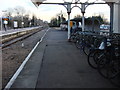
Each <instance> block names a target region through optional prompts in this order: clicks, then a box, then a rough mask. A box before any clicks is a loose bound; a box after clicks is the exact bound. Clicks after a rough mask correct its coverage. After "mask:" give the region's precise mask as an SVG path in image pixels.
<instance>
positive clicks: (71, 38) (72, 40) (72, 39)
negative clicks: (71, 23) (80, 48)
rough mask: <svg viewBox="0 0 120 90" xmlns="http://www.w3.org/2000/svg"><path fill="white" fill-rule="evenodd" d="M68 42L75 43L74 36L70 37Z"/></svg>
mask: <svg viewBox="0 0 120 90" xmlns="http://www.w3.org/2000/svg"><path fill="white" fill-rule="evenodd" d="M70 40H71V42H73V43H74V42H76V39H75V36H74V35H71V37H70Z"/></svg>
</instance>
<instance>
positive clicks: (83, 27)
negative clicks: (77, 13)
mask: <svg viewBox="0 0 120 90" xmlns="http://www.w3.org/2000/svg"><path fill="white" fill-rule="evenodd" d="M81 13H82V31H85V17H84V13H85V4H81Z"/></svg>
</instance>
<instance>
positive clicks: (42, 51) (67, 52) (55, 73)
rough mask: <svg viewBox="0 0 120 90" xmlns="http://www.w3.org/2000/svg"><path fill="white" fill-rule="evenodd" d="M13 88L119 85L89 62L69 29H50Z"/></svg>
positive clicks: (111, 86) (107, 86) (104, 86)
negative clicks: (106, 77)
mask: <svg viewBox="0 0 120 90" xmlns="http://www.w3.org/2000/svg"><path fill="white" fill-rule="evenodd" d="M13 88H32V89H37V88H115V86H113V85H112V84H111V83H110V82H109V81H108V80H107V79H104V78H103V77H102V76H100V75H99V73H98V72H97V70H94V69H93V68H91V67H90V66H89V65H88V63H87V57H86V55H84V54H83V53H82V52H81V51H80V50H79V49H77V48H76V47H75V45H74V43H71V42H68V41H67V31H62V30H58V29H57V30H56V29H50V30H49V31H48V32H47V35H46V36H45V38H44V40H43V42H42V43H40V44H39V45H38V47H37V49H36V50H35V52H34V53H33V55H32V56H31V58H30V60H29V61H28V62H27V64H26V66H25V67H24V69H23V70H22V72H21V73H20V75H19V76H18V78H17V79H16V81H15V82H14V84H13V85H12V87H11V89H13Z"/></svg>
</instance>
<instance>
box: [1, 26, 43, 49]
mask: <svg viewBox="0 0 120 90" xmlns="http://www.w3.org/2000/svg"><path fill="white" fill-rule="evenodd" d="M43 29H44V28H42V27H39V28H35V29H31V30H26V31H21V32H16V33H11V34H8V35H3V36H2V39H1V42H2V43H1V44H0V47H1V48H2V49H3V48H5V47H7V46H9V45H11V44H14V43H16V42H18V41H20V40H23V39H25V38H27V37H29V36H31V35H33V34H35V33H37V32H39V31H41V30H43Z"/></svg>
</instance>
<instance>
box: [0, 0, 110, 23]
mask: <svg viewBox="0 0 120 90" xmlns="http://www.w3.org/2000/svg"><path fill="white" fill-rule="evenodd" d="M63 1H67V2H71V1H72V0H46V1H45V2H54V3H57V2H61V3H62V2H63ZM74 1H75V0H73V2H74ZM85 1H87V0H80V2H85ZM94 1H95V0H89V2H94ZM98 1H99V2H103V1H102V0H98ZM16 6H22V7H24V8H25V9H26V11H28V12H29V13H31V14H32V13H34V14H35V15H36V16H37V17H39V18H40V19H42V20H44V21H48V22H49V21H50V20H51V18H53V17H55V16H56V15H57V14H59V13H61V12H62V13H63V14H64V17H66V19H67V10H66V9H65V7H64V6H62V5H48V4H47V5H45V4H44V5H43V4H41V5H40V6H39V7H38V8H37V7H36V6H35V5H34V4H33V3H32V2H31V0H0V13H5V12H2V11H4V10H7V9H8V8H15V7H16ZM99 14H102V15H104V16H105V17H106V18H107V19H108V21H109V17H110V8H109V6H108V5H106V4H105V5H98V4H97V5H89V6H88V7H87V8H86V13H85V17H89V16H92V15H99ZM75 15H81V11H80V9H79V8H77V7H75V8H73V9H72V12H71V19H72V18H74V16H75Z"/></svg>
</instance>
